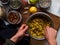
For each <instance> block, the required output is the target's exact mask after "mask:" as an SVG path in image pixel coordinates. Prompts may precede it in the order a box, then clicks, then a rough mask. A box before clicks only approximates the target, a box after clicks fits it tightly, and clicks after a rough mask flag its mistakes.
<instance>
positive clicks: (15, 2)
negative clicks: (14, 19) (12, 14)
mask: <svg viewBox="0 0 60 45" xmlns="http://www.w3.org/2000/svg"><path fill="white" fill-rule="evenodd" d="M21 5H22V3H21V1H20V0H11V1H10V8H12V9H19V8H20V7H21Z"/></svg>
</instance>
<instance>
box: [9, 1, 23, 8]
mask: <svg viewBox="0 0 60 45" xmlns="http://www.w3.org/2000/svg"><path fill="white" fill-rule="evenodd" d="M10 2H11V1H10ZM19 2H20V5H19V6H18V7H17V8H14V7H12V6H11V5H9V6H10V8H12V9H19V8H20V7H21V5H22V2H21V1H19Z"/></svg>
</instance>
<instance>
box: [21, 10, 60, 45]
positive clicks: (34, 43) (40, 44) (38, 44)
mask: <svg viewBox="0 0 60 45" xmlns="http://www.w3.org/2000/svg"><path fill="white" fill-rule="evenodd" d="M38 10H39V11H38V12H45V13H47V14H48V15H49V16H50V17H51V19H52V20H53V23H54V28H55V29H56V30H58V28H59V26H60V17H57V16H55V15H54V14H51V13H49V12H47V11H43V10H40V9H38ZM24 11H26V10H23V11H22V12H24ZM27 11H29V10H27ZM22 15H23V13H22ZM30 15H31V14H30V13H29V12H28V13H27V14H25V15H23V23H26V21H27V19H28V18H29V16H30ZM45 43H46V40H43V41H38V40H35V39H33V38H31V39H30V45H45Z"/></svg>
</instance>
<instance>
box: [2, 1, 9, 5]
mask: <svg viewBox="0 0 60 45" xmlns="http://www.w3.org/2000/svg"><path fill="white" fill-rule="evenodd" d="M1 2H2V1H1ZM8 2H9V0H8V1H7V2H5V3H4V2H2V4H8Z"/></svg>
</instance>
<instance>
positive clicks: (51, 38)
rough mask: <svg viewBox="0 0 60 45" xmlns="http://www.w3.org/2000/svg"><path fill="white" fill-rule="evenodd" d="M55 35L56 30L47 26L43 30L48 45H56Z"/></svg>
mask: <svg viewBox="0 0 60 45" xmlns="http://www.w3.org/2000/svg"><path fill="white" fill-rule="evenodd" d="M56 35H57V30H55V29H53V28H52V27H49V26H47V27H46V28H45V37H46V39H47V40H48V42H49V44H50V45H56Z"/></svg>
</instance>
